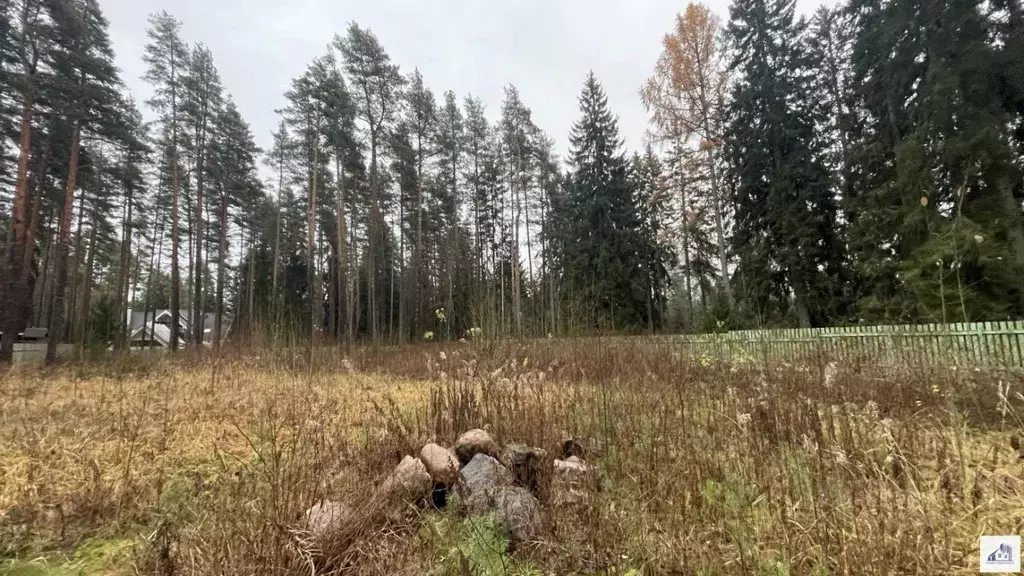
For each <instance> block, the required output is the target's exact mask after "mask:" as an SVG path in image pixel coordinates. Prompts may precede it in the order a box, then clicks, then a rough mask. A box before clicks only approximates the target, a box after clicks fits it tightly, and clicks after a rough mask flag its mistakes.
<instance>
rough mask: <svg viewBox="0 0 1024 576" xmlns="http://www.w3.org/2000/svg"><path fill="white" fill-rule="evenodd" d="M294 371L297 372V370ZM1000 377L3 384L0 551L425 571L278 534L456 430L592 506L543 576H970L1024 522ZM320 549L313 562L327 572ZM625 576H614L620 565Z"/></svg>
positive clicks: (701, 370)
mask: <svg viewBox="0 0 1024 576" xmlns="http://www.w3.org/2000/svg"><path fill="white" fill-rule="evenodd" d="M311 359H312V362H311ZM1021 391H1024V380H1022V378H1021V376H1020V375H1019V374H1015V373H997V372H979V371H973V370H966V371H965V370H962V369H961V370H953V369H950V368H938V367H930V368H924V367H899V368H892V367H889V368H881V367H874V366H868V365H849V364H848V365H828V364H825V363H824V362H823V361H817V362H811V363H806V364H801V365H785V364H773V363H764V362H762V363H744V364H728V363H721V362H714V361H710V360H706V359H705V360H701V359H693V358H687V357H684V356H683V355H681V354H679V353H678V351H676V350H674V349H672V348H668V347H664V346H655V345H650V344H649V343H643V342H640V343H637V344H629V343H622V342H617V343H615V344H614V345H611V344H607V343H601V342H600V341H590V340H580V341H565V342H533V343H528V344H523V345H516V344H509V343H505V344H471V345H451V346H423V347H412V348H402V349H366V350H350V351H342V350H329V349H322V350H318V351H315V352H314V353H313V354H310V353H309V352H304V351H302V350H300V349H288V348H284V349H271V350H263V351H261V352H260V353H259V354H247V355H246V354H241V353H238V354H235V355H233V356H232V357H230V358H229V359H220V360H213V359H207V360H203V361H187V360H185V359H180V360H173V361H165V362H160V363H157V364H155V365H150V364H145V363H142V364H138V365H134V366H117V367H112V366H105V367H96V366H94V365H83V366H78V367H68V368H64V369H61V370H58V371H56V372H32V371H22V372H14V373H8V374H6V375H5V376H3V377H2V380H0V395H2V398H3V404H2V408H0V470H2V472H0V557H3V556H21V557H25V556H29V555H32V554H38V553H40V552H45V551H46V550H47V549H52V548H58V549H59V548H68V547H73V546H74V545H75V544H76V543H77V542H80V541H81V540H82V539H83V538H86V537H95V536H97V535H100V536H103V535H121V536H123V535H126V534H127V535H131V536H132V537H133V538H135V540H136V542H137V545H136V546H134V548H133V554H132V556H131V558H128V559H126V560H125V561H124V563H123V564H122V565H121V566H122V568H121V569H127V568H125V567H130V569H131V570H134V571H137V572H139V573H154V572H155V573H164V574H171V573H175V574H179V573H180V574H303V573H305V574H308V573H311V572H315V573H318V574H320V573H359V574H423V573H430V572H432V571H437V570H443V569H444V566H443V563H442V558H441V557H442V556H443V555H444V554H445V552H446V550H447V549H446V548H444V547H440V548H439V547H438V544H437V542H436V541H434V539H433V538H431V537H427V536H426V535H425V534H426V533H425V532H424V530H427V531H428V532H429V531H430V529H432V527H433V526H434V523H436V522H437V521H438V518H439V515H438V514H436V513H433V512H428V511H424V512H422V513H421V514H418V515H411V516H407V517H405V518H393V517H392V518H378V517H372V516H370V515H368V514H367V515H365V516H361V518H365V519H366V522H365V523H364V524H363V525H361V526H359V527H358V529H357V530H354V531H352V532H351V533H350V534H349V537H348V538H346V540H345V541H343V542H336V543H334V544H333V545H332V546H330V547H329V548H330V549H328V550H316V549H315V548H316V545H315V544H314V543H312V542H311V541H310V540H309V539H308V538H306V537H305V535H304V534H303V533H302V531H301V530H298V521H299V518H300V517H301V514H302V512H303V510H305V509H306V508H307V507H308V506H310V505H311V504H312V503H314V502H316V501H318V500H319V499H322V498H333V499H340V500H343V501H346V502H348V503H350V504H352V505H356V506H357V507H358V505H359V504H360V503H364V502H365V501H366V500H367V498H366V496H367V494H368V492H369V490H370V489H371V488H372V486H373V485H374V484H375V483H376V482H377V481H379V480H380V478H382V477H383V476H384V475H385V474H387V473H388V471H389V470H390V469H391V468H392V467H393V466H394V464H395V463H396V462H397V461H398V459H399V458H400V457H401V455H403V454H406V453H413V452H414V451H415V450H416V449H417V448H418V447H419V445H421V444H422V443H423V442H425V441H427V440H436V441H439V442H441V443H447V444H450V443H451V442H453V441H454V439H455V438H456V437H457V435H458V434H459V433H461V432H462V431H464V430H466V429H469V428H476V427H483V428H486V429H488V430H489V431H490V432H491V433H492V434H493V435H494V436H495V437H496V438H497V439H498V440H499V441H501V442H511V441H517V442H526V443H528V444H531V445H534V446H539V447H541V448H544V449H546V450H548V451H549V452H550V453H558V452H559V450H560V447H561V443H562V441H563V440H564V439H565V438H567V437H571V436H584V437H588V438H592V439H594V440H595V442H594V444H596V445H598V446H600V447H601V450H600V452H599V453H598V454H595V455H594V456H593V457H590V460H591V462H592V463H594V464H595V465H596V466H597V468H598V470H599V475H600V482H599V484H600V489H599V490H596V491H594V492H592V493H590V494H588V495H586V497H584V498H580V499H577V500H576V501H573V502H571V503H558V504H556V503H555V502H554V501H552V502H550V503H548V505H547V508H546V510H545V512H546V520H547V523H548V531H547V535H546V537H545V538H544V540H543V542H540V543H538V544H537V545H535V546H530V547H525V548H523V549H520V550H518V551H516V553H515V562H514V563H509V564H502V565H503V566H509V567H512V566H515V567H517V568H515V569H517V570H519V569H525V568H523V567H532V568H534V569H536V570H538V571H540V572H542V573H557V574H571V573H607V574H625V573H633V574H636V573H646V574H897V573H928V574H938V573H941V574H949V573H974V572H975V571H976V566H977V538H978V536H979V535H982V534H1012V533H1021V532H1022V529H1024V468H1022V461H1021V459H1020V453H1019V452H1018V451H1017V450H1015V449H1013V448H1012V447H1011V441H1012V437H1013V436H1014V435H1020V433H1021V431H1022V429H1024V426H1022V423H1021V421H1020V419H1019V416H1018V415H1019V414H1020V410H1021V406H1022V404H1024V401H1022V398H1021V396H1020V395H1019V392H1021ZM325 556H326V561H325V560H324V557H325ZM630 571H633V572H630Z"/></svg>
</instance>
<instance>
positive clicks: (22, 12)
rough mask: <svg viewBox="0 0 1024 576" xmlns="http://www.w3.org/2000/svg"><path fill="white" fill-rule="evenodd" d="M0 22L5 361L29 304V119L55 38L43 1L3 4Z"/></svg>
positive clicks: (0, 347)
mask: <svg viewBox="0 0 1024 576" xmlns="http://www.w3.org/2000/svg"><path fill="white" fill-rule="evenodd" d="M3 8H4V9H3V14H4V24H6V25H7V29H6V30H5V34H4V35H3V36H4V40H5V41H6V42H5V46H4V48H5V50H4V51H3V60H4V62H5V64H8V65H10V66H11V69H12V71H13V74H10V75H7V74H4V76H5V78H4V82H3V83H4V85H5V88H7V89H8V90H10V92H11V94H12V97H13V99H14V100H15V101H16V102H18V104H17V106H18V108H19V111H18V129H17V134H18V152H17V167H16V169H15V171H14V178H13V179H14V195H13V198H12V199H11V204H10V206H11V218H10V223H9V224H8V228H7V238H6V242H5V247H6V255H5V256H6V257H5V258H4V262H3V266H2V268H0V272H3V276H4V281H3V282H2V283H0V302H3V308H4V309H5V310H9V311H10V312H9V313H7V314H5V318H3V319H2V320H3V321H2V322H0V328H2V332H3V338H2V341H0V362H10V361H11V359H12V356H13V352H14V341H15V339H16V338H17V335H18V333H19V332H20V331H21V330H22V329H23V328H24V327H25V323H26V322H27V320H28V316H29V314H30V310H31V305H30V304H29V303H28V302H27V301H26V300H25V296H26V295H27V292H28V282H29V280H28V278H29V276H30V274H31V273H30V272H29V269H30V267H31V266H30V263H28V262H25V254H26V252H27V251H26V247H27V246H29V245H30V244H31V243H32V242H34V237H33V238H30V237H29V230H30V228H31V225H30V223H29V222H30V219H31V218H32V214H30V213H29V203H28V193H29V159H30V154H31V150H32V132H33V120H34V118H35V115H36V113H37V110H38V108H39V104H40V100H41V99H42V98H43V96H44V94H43V91H44V88H45V87H46V85H47V84H48V80H49V79H50V78H51V77H52V71H51V70H50V69H49V67H48V66H47V62H46V58H47V56H48V55H49V54H50V51H51V49H52V47H53V45H54V42H55V40H56V39H57V38H58V35H57V33H56V32H55V31H54V26H55V25H54V23H53V21H52V19H51V10H49V9H47V2H46V0H20V1H18V2H9V3H7V4H6V5H4V6H3Z"/></svg>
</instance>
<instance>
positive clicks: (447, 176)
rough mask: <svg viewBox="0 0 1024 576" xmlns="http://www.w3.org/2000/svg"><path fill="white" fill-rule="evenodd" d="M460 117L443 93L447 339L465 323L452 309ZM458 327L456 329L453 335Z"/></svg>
mask: <svg viewBox="0 0 1024 576" xmlns="http://www.w3.org/2000/svg"><path fill="white" fill-rule="evenodd" d="M464 139H465V134H464V119H463V117H462V111H461V110H460V109H459V104H458V101H457V100H456V99H455V93H454V92H451V91H448V92H445V94H444V107H443V108H442V109H441V111H440V114H439V117H438V133H437V151H438V164H439V168H440V170H439V172H438V191H440V192H441V195H440V197H439V198H438V201H439V204H440V211H441V215H442V219H443V221H444V237H445V240H444V244H445V276H446V279H445V314H446V319H445V330H446V332H447V334H446V337H447V338H451V327H452V324H456V326H457V327H461V326H462V325H463V324H465V320H464V319H463V314H464V311H463V310H456V309H455V300H454V299H455V274H456V270H455V269H456V258H457V256H458V233H457V228H458V227H459V224H460V222H459V213H460V205H461V201H462V198H461V193H460V191H459V184H460V180H459V172H460V170H459V169H460V166H461V163H462V147H463V140H464ZM459 333H461V330H456V334H459Z"/></svg>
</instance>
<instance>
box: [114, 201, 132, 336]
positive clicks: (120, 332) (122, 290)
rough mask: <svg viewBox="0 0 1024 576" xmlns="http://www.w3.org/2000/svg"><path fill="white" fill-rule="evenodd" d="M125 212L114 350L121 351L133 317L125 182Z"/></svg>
mask: <svg viewBox="0 0 1024 576" xmlns="http://www.w3.org/2000/svg"><path fill="white" fill-rule="evenodd" d="M124 197H125V209H124V211H123V212H122V213H123V214H125V219H124V228H122V230H121V254H120V256H119V258H118V265H117V308H116V309H117V318H118V321H119V322H120V323H119V324H118V328H117V332H116V335H115V340H114V350H115V351H117V352H121V351H123V350H124V348H125V344H126V343H127V341H128V338H130V337H131V334H130V333H129V332H130V331H131V318H126V317H125V316H126V313H127V312H126V310H127V308H128V284H129V282H130V276H129V274H130V272H131V271H130V269H129V268H130V267H131V249H132V189H131V186H130V185H128V183H127V182H126V183H125V189H124Z"/></svg>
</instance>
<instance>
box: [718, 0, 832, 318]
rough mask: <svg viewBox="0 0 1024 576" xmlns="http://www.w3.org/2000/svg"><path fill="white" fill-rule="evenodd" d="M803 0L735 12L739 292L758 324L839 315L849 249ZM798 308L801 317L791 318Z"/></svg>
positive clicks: (733, 157) (730, 138)
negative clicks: (822, 135) (824, 140)
mask: <svg viewBox="0 0 1024 576" xmlns="http://www.w3.org/2000/svg"><path fill="white" fill-rule="evenodd" d="M794 11H795V0H751V1H749V2H737V3H734V4H733V5H732V7H731V9H730V21H729V25H728V36H729V39H730V42H731V45H732V48H733V52H734V54H735V58H734V61H733V64H732V67H733V71H734V73H735V74H736V81H735V83H734V85H733V88H732V106H731V108H730V121H729V126H728V130H727V132H726V158H727V159H728V162H729V164H730V168H731V173H730V179H731V186H732V187H733V189H734V191H735V192H734V193H735V207H736V216H735V234H734V235H733V250H734V251H735V252H736V253H737V254H738V256H739V269H738V276H739V292H740V295H741V298H742V300H743V301H744V304H745V307H746V311H747V314H748V315H750V316H751V317H752V318H753V319H754V320H755V321H756V322H758V323H759V324H763V323H766V322H785V321H787V317H789V318H791V319H792V320H795V322H796V323H797V324H799V325H800V326H802V327H809V326H811V325H823V324H828V323H829V322H831V321H832V320H833V318H832V315H831V311H830V308H831V300H832V299H833V298H835V297H836V285H837V284H838V281H837V279H836V276H837V274H838V273H839V272H840V271H841V270H842V268H843V246H842V242H841V237H840V232H839V223H838V219H837V211H838V209H837V205H836V198H835V196H834V194H833V189H832V185H831V180H830V175H829V173H828V170H827V168H826V166H825V165H824V163H823V154H824V150H823V148H822V145H821V141H820V139H819V138H818V137H817V134H816V124H817V123H818V119H819V116H820V111H819V110H818V109H817V106H816V103H815V98H816V96H815V94H813V92H812V85H811V83H810V82H808V80H807V78H808V76H809V75H808V74H807V70H808V68H809V61H808V59H807V51H806V47H805V46H804V44H803V34H804V31H805V28H806V24H805V22H804V21H803V20H799V21H798V20H796V19H795V16H794ZM790 314H792V316H790Z"/></svg>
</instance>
